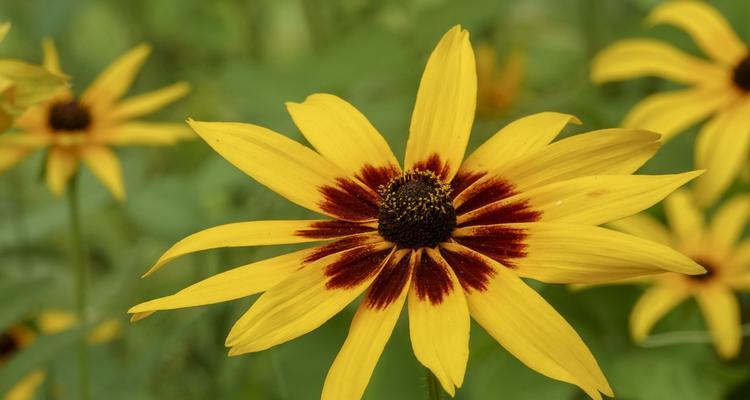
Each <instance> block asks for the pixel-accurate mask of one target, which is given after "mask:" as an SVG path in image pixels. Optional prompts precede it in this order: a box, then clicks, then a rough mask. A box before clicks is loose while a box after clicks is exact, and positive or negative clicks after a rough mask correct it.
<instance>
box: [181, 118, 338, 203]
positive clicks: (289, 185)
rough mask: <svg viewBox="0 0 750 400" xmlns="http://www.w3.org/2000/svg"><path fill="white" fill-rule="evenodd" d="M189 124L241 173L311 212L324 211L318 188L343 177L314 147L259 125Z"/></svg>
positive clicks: (331, 183)
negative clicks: (310, 147) (311, 147)
mask: <svg viewBox="0 0 750 400" xmlns="http://www.w3.org/2000/svg"><path fill="white" fill-rule="evenodd" d="M188 124H190V126H191V127H192V128H193V129H194V130H195V131H196V132H197V133H198V135H200V136H201V137H202V138H203V140H205V141H206V143H208V144H209V145H210V146H211V147H213V149H214V150H216V152H218V153H219V154H220V155H221V156H222V157H224V158H225V159H226V160H227V161H229V162H230V163H232V164H233V165H234V166H236V167H237V168H239V169H240V170H242V171H243V172H244V173H246V174H248V175H249V176H250V177H252V178H253V179H255V180H257V181H258V182H260V183H261V184H263V185H265V186H267V187H268V188H269V189H271V190H273V191H274V192H276V193H278V194H280V195H282V196H284V197H285V198H287V199H289V200H290V201H292V202H294V203H297V204H299V205H301V206H302V207H305V208H308V209H310V210H313V211H317V212H320V213H323V214H326V212H324V211H323V210H322V208H321V205H320V204H321V203H322V202H323V196H322V195H321V193H320V190H321V188H322V187H325V186H329V187H335V186H336V178H337V177H342V176H346V173H345V172H344V171H343V170H341V169H340V168H339V167H337V166H336V165H334V164H333V163H331V162H330V161H328V160H326V159H325V158H323V157H322V156H321V155H319V154H318V153H316V152H314V151H313V150H311V149H309V148H307V147H305V146H303V145H301V144H299V143H297V142H295V141H293V140H291V139H289V138H287V137H285V136H282V135H280V134H278V133H276V132H273V131H270V130H268V129H265V128H262V127H260V126H255V125H249V124H240V123H221V122H197V121H192V120H190V121H188ZM282 166H283V168H282Z"/></svg>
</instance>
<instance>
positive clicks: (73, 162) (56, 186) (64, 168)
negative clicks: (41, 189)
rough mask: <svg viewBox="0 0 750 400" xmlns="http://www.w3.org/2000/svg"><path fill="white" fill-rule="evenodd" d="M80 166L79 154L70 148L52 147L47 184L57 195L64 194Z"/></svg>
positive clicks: (48, 156)
mask: <svg viewBox="0 0 750 400" xmlns="http://www.w3.org/2000/svg"><path fill="white" fill-rule="evenodd" d="M77 168H78V156H77V155H76V154H75V153H74V152H73V151H72V150H69V149H63V148H58V147H52V148H50V150H49V153H48V154H47V168H46V178H47V186H48V187H49V189H50V191H52V194H54V195H55V196H62V195H63V193H65V189H66V187H67V185H68V181H70V178H72V177H73V174H75V172H76V169H77Z"/></svg>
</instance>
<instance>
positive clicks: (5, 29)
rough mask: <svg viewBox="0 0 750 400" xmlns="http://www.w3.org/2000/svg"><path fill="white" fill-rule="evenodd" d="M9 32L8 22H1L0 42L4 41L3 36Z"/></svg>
mask: <svg viewBox="0 0 750 400" xmlns="http://www.w3.org/2000/svg"><path fill="white" fill-rule="evenodd" d="M9 31H10V22H3V23H2V24H0V42H2V41H3V40H4V39H5V36H6V35H7V34H8V32H9Z"/></svg>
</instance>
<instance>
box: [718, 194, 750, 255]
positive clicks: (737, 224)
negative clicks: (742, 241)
mask: <svg viewBox="0 0 750 400" xmlns="http://www.w3.org/2000/svg"><path fill="white" fill-rule="evenodd" d="M748 218H750V195H748V194H739V195H736V196H734V197H732V198H731V199H730V200H729V201H727V202H726V203H724V204H723V205H722V206H721V208H719V209H718V210H717V211H716V214H715V215H714V217H713V219H712V221H711V224H710V226H709V235H710V237H711V242H712V246H715V247H716V248H717V249H718V251H720V252H729V251H730V249H731V248H732V247H733V246H734V244H735V243H736V242H737V240H738V239H739V238H740V236H742V233H743V232H744V231H745V228H746V227H747V222H748Z"/></svg>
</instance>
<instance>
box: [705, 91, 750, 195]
mask: <svg viewBox="0 0 750 400" xmlns="http://www.w3.org/2000/svg"><path fill="white" fill-rule="evenodd" d="M748 115H750V101H749V100H746V99H745V100H743V102H742V103H740V104H738V105H736V106H735V107H732V108H731V109H728V110H726V111H724V112H723V113H721V114H719V115H717V116H716V117H715V118H714V119H713V120H711V121H710V122H709V123H708V124H706V126H705V127H704V128H703V130H702V131H701V132H700V133H699V134H698V139H697V140H696V146H695V163H696V166H697V167H698V168H702V169H706V174H705V175H704V176H703V177H701V178H700V179H698V180H697V181H696V190H695V195H696V198H697V199H698V202H699V203H700V204H702V205H709V204H711V203H712V202H714V201H715V200H716V199H717V198H718V197H719V196H720V195H721V193H722V192H723V191H724V190H725V189H726V188H727V187H728V186H729V185H730V184H731V183H732V181H733V180H734V178H735V177H736V176H737V174H738V173H739V171H740V170H741V169H742V166H743V165H745V164H746V162H747V156H748V154H750V118H747V116H748Z"/></svg>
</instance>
